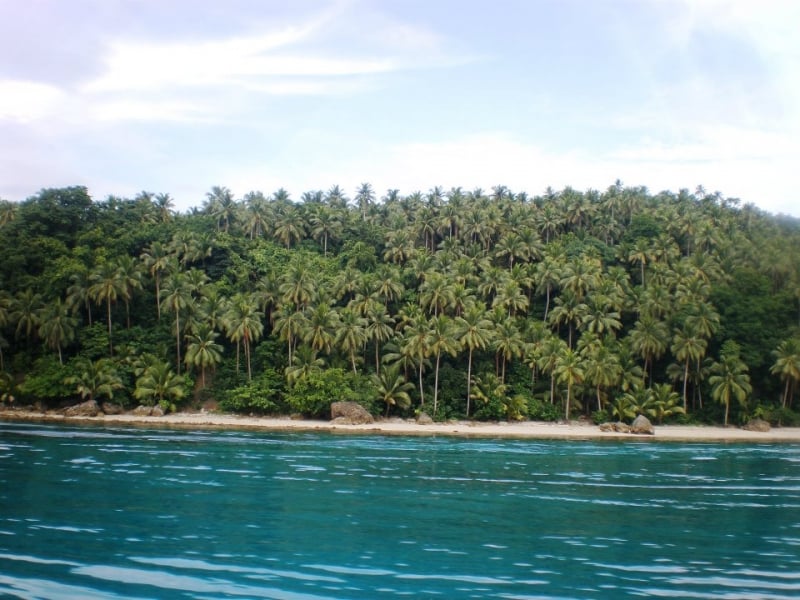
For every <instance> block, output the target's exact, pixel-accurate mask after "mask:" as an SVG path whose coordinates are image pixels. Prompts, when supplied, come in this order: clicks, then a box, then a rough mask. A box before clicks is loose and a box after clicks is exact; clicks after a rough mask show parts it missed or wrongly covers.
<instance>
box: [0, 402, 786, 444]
mask: <svg viewBox="0 0 800 600" xmlns="http://www.w3.org/2000/svg"><path fill="white" fill-rule="evenodd" d="M0 420H5V421H12V420H13V421H32V422H50V423H59V424H63V425H70V424H75V425H78V424H90V425H97V426H133V427H164V428H175V429H239V430H251V431H252V430H260V431H278V432H292V431H296V432H326V433H343V434H378V435H418V436H419V435H421V436H458V437H470V438H478V437H480V438H518V439H542V440H556V439H565V440H652V441H673V442H751V443H752V442H790V443H792V442H793V443H800V428H797V427H782V428H772V429H771V430H770V431H768V432H763V433H762V432H755V431H746V430H744V429H740V428H736V427H710V426H688V425H663V426H656V427H655V435H652V436H651V435H631V434H625V433H616V432H604V431H600V429H599V428H598V427H597V426H595V425H592V424H589V423H583V422H577V421H575V422H571V423H544V422H539V421H523V422H520V423H475V422H467V421H458V422H448V423H435V424H431V425H420V424H417V423H415V422H413V421H403V420H397V419H394V420H387V421H376V422H375V423H372V424H369V425H342V424H334V423H331V422H328V421H311V420H294V419H289V418H268V417H245V416H238V415H229V414H218V413H177V414H170V415H166V416H163V417H144V416H136V415H130V414H124V415H103V416H98V417H65V416H63V415H61V414H58V413H46V414H45V413H40V412H25V411H18V410H15V411H5V412H0Z"/></svg>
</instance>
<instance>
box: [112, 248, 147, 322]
mask: <svg viewBox="0 0 800 600" xmlns="http://www.w3.org/2000/svg"><path fill="white" fill-rule="evenodd" d="M116 265H117V271H118V277H119V283H120V288H121V294H120V296H122V300H123V301H124V302H125V322H126V325H127V327H128V329H130V328H131V309H130V302H131V299H132V298H133V293H134V292H135V291H136V290H140V289H142V272H141V270H140V267H139V264H138V263H137V262H136V261H135V260H134V259H133V257H131V256H128V255H127V254H125V255H123V256H120V257H119V258H118V259H117V261H116Z"/></svg>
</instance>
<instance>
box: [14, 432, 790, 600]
mask: <svg viewBox="0 0 800 600" xmlns="http://www.w3.org/2000/svg"><path fill="white" fill-rule="evenodd" d="M798 508H800V446H798V445H791V444H785V445H768V444H765V445H743V444H732V445H724V444H672V443H670V444H658V443H652V442H646V443H640V442H630V441H628V442H585V441H581V442H569V441H521V440H502V441H500V440H474V439H458V438H449V437H448V438H418V437H413V438H412V437H409V438H405V437H380V436H370V437H349V436H339V435H330V434H299V433H288V434H278V433H276V434H270V433H244V432H217V431H214V432H185V431H167V430H142V429H124V428H116V429H111V428H74V427H73V428H63V427H56V426H48V425H41V424H34V425H27V424H8V423H0V597H3V598H6V597H7V598H47V599H60V598H86V599H94V598H98V599H99V598H197V599H206V598H275V599H287V600H301V599H302V600H305V599H329V598H378V597H381V598H383V597H386V598H391V597H413V598H417V597H441V598H506V599H539V598H542V599H545V598H626V597H674V598H719V599H726V600H730V599H735V598H742V599H750V600H753V599H767V598H769V599H782V598H798V597H800V558H798V556H799V555H800V511H798Z"/></svg>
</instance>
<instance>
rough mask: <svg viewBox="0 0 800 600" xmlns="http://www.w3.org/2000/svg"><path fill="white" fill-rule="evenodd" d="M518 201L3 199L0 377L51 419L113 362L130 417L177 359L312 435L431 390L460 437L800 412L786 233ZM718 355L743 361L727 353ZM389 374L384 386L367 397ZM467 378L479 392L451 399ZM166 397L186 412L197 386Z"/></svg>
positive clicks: (798, 281)
mask: <svg viewBox="0 0 800 600" xmlns="http://www.w3.org/2000/svg"><path fill="white" fill-rule="evenodd" d="M367 187H368V186H367ZM499 187H503V186H499ZM365 189H366V188H365ZM698 194H699V192H698ZM518 200H519V201H518ZM528 200H529V201H523V200H522V199H521V198H515V195H514V194H512V193H511V192H510V191H508V190H507V189H506V190H505V191H504V192H503V193H502V194H497V195H496V197H492V199H491V200H490V196H487V195H486V194H484V193H482V192H476V193H475V194H461V195H458V196H457V197H455V196H454V197H453V198H450V197H447V196H439V195H437V194H433V193H431V194H430V195H428V196H426V195H424V194H421V193H419V194H411V195H409V196H407V197H400V196H399V195H392V196H391V198H387V200H386V201H385V202H383V203H377V202H376V201H375V199H374V198H372V197H371V196H370V195H369V194H366V193H365V194H360V195H359V196H358V197H357V198H356V202H353V203H350V204H348V202H347V199H346V198H344V197H343V195H342V192H341V190H337V189H332V190H331V191H330V192H329V194H325V193H322V192H320V193H319V194H316V193H315V194H308V195H304V197H303V199H302V200H301V201H300V202H298V203H295V202H293V201H291V199H290V198H289V197H288V194H286V193H285V191H281V190H279V192H276V193H275V194H274V195H273V196H271V197H268V196H265V195H264V194H262V193H260V192H254V193H251V194H247V195H245V196H244V197H243V198H242V199H240V200H237V199H235V198H234V197H233V195H232V193H231V192H230V191H229V190H227V189H226V188H215V189H214V190H212V193H211V194H209V201H208V203H207V204H206V205H205V206H204V207H203V208H202V209H199V210H197V209H196V210H193V211H192V212H191V213H188V214H183V215H177V214H174V213H173V212H172V211H171V210H170V206H169V202H168V201H164V202H162V201H161V200H159V199H158V197H154V196H153V195H149V194H140V195H139V196H137V197H136V198H135V199H124V198H117V197H113V196H110V197H108V198H107V199H106V200H104V201H102V202H99V203H95V202H93V201H92V199H91V197H90V196H89V194H88V191H87V190H86V189H85V188H81V187H73V188H63V189H51V190H42V191H41V192H40V193H38V194H37V195H35V196H34V197H32V198H30V199H28V200H26V201H24V202H21V203H8V202H0V247H2V248H3V250H4V254H3V260H2V261H0V370H2V369H9V368H10V376H11V380H12V381H14V382H18V383H19V385H20V387H19V389H20V390H24V395H25V397H26V399H30V400H36V399H40V400H45V401H47V402H50V403H56V402H60V401H61V400H62V399H64V398H66V397H69V396H72V395H74V394H75V393H77V387H75V386H65V384H64V383H63V380H64V378H68V377H76V378H79V377H80V376H81V375H82V374H84V373H87V372H88V371H87V369H88V366H87V365H88V364H89V363H92V364H93V365H94V364H95V363H97V361H98V360H99V359H103V358H106V357H109V356H112V357H113V362H112V363H109V364H110V365H111V366H112V367H113V369H114V371H115V373H116V377H117V378H118V379H119V381H120V382H121V384H122V385H123V386H124V387H123V388H119V389H112V390H111V391H112V392H113V393H114V395H115V401H120V400H121V401H123V402H126V401H127V400H128V399H129V394H130V393H131V391H132V390H133V389H134V388H138V389H139V390H140V395H141V394H142V393H143V392H142V391H141V390H143V389H145V388H144V387H143V386H141V385H139V386H137V385H136V383H137V382H139V380H140V379H141V378H142V376H143V374H144V370H145V369H146V368H147V365H145V366H142V364H139V363H143V362H146V361H143V357H144V355H145V354H152V355H154V357H155V358H157V359H158V360H159V361H161V363H167V364H168V366H169V367H170V368H171V369H174V370H175V371H176V372H178V371H180V370H182V369H183V367H184V364H183V362H184V361H188V364H187V366H190V368H191V370H192V372H193V373H194V374H195V375H196V376H197V377H198V378H200V379H203V378H204V376H205V378H206V379H207V382H208V384H209V385H210V386H211V387H210V388H209V389H207V390H206V392H205V393H208V394H209V395H211V396H213V397H216V398H220V399H221V401H222V405H223V406H229V407H230V410H243V411H248V412H249V411H253V412H266V411H273V410H300V411H301V412H304V413H306V414H315V415H321V416H327V407H328V405H329V403H330V401H331V400H334V399H348V398H352V397H357V398H361V400H362V401H364V402H365V403H367V404H372V405H373V411H374V412H385V410H386V408H387V407H388V408H389V409H390V411H394V412H395V413H400V414H403V412H404V411H408V410H410V409H411V406H409V408H404V407H405V406H406V405H407V402H406V400H405V396H404V394H408V396H409V397H410V400H411V403H412V404H417V405H418V404H419V403H421V402H422V400H423V398H422V395H423V394H424V408H425V410H432V409H431V408H429V404H431V405H432V404H438V407H437V410H436V413H437V414H436V415H434V416H435V418H437V419H446V418H453V417H456V418H457V417H463V416H464V415H465V414H466V412H467V402H466V395H467V394H468V393H470V392H472V393H471V397H472V400H474V401H475V402H476V403H477V404H476V405H475V409H476V410H477V411H479V412H478V414H477V416H478V418H488V419H509V418H510V419H515V418H519V417H521V416H525V414H526V413H527V415H528V416H529V417H531V418H538V419H555V418H557V416H556V414H555V411H556V410H557V409H558V408H559V406H560V407H561V408H562V413H561V418H564V416H567V417H568V416H570V413H571V412H572V413H574V412H577V410H579V409H578V408H577V407H578V406H579V405H580V404H581V403H584V404H586V406H591V407H592V409H594V408H601V407H602V406H604V405H605V406H606V408H607V409H608V411H609V412H608V414H609V417H611V415H612V412H614V413H616V416H617V418H623V419H628V418H632V416H634V415H631V413H635V412H637V411H639V412H644V413H646V414H648V415H650V416H651V417H652V418H653V419H656V420H660V419H686V420H693V421H710V420H717V421H723V420H724V419H726V418H727V412H728V410H729V409H730V410H732V411H734V415H733V417H734V419H736V418H738V417H740V416H742V415H748V414H750V413H751V412H754V411H756V410H758V404H757V402H755V401H754V400H753V398H770V399H771V400H772V399H778V398H782V402H781V403H782V404H783V405H785V406H786V407H787V408H791V407H792V404H793V401H794V403H795V404H796V396H797V394H796V390H797V386H798V384H800V371H798V368H797V355H798V352H797V350H796V347H797V343H796V342H791V341H786V340H788V338H791V337H792V335H794V332H793V331H792V330H790V329H789V326H790V325H791V324H793V323H797V321H798V308H800V304H799V302H800V292H799V291H798V290H800V270H799V269H798V267H797V265H798V264H800V222H798V221H797V220H793V219H785V218H784V219H777V218H774V217H772V216H770V215H767V214H762V213H759V212H753V211H752V210H747V209H746V207H745V208H742V209H740V208H739V207H737V206H736V204H735V203H728V202H727V201H725V200H724V199H722V198H721V197H717V196H710V195H699V196H698V195H692V194H690V193H688V192H685V191H682V192H681V193H680V194H679V195H675V196H673V195H669V194H666V195H660V194H659V195H658V196H651V195H650V194H648V193H647V190H646V189H644V188H624V187H622V186H621V185H615V186H612V187H611V188H609V190H608V191H607V192H604V193H599V192H593V191H592V192H585V193H583V192H579V191H576V190H573V189H571V188H565V189H564V190H563V191H561V192H555V191H552V190H550V191H548V193H547V194H545V195H544V196H541V197H535V198H530V199H528ZM156 265H157V266H156ZM122 270H124V271H125V277H121V271H122ZM139 284H141V285H139ZM212 288H213V292H212ZM159 296H160V300H161V302H157V300H159V298H158V297H159ZM234 301H235V302H234ZM109 309H110V314H109ZM234 309H242V310H238V314H237V311H235V310H234ZM244 309H246V310H244ZM434 313H435V315H436V317H437V319H436V321H435V322H434V321H429V318H430V317H431V316H432V315H433V314H434ZM128 316H129V317H130V318H128ZM90 321H91V322H93V325H90V324H89V323H90ZM437 323H438V325H439V330H438V331H436V330H435V328H433V329H432V328H431V325H435V324H437ZM449 323H453V324H454V325H455V327H449V326H448V324H449ZM345 324H346V325H347V326H348V327H350V332H349V333H348V335H344V334H340V333H339V332H340V331H341V330H342V329H343V325H345ZM470 327H472V328H473V329H474V330H473V331H472V332H471V333H470V334H469V335H467V332H468V330H469V328H470ZM475 328H477V329H475ZM73 333H74V336H73ZM109 334H112V336H113V337H112V338H111V339H110V335H109ZM478 334H480V335H479V336H478V337H475V335H478ZM470 336H471V337H470ZM731 340H732V341H735V342H737V343H738V344H739V346H740V347H741V350H740V352H739V358H738V359H737V360H738V361H739V362H741V364H738V363H737V362H736V361H734V360H732V359H730V358H726V353H725V352H722V353H721V352H720V351H721V350H722V349H723V347H724V346H725V344H726V342H728V341H731ZM112 342H113V344H112ZM204 349H207V350H210V351H213V352H211V353H205V354H203V355H202V357H201V354H200V352H201V351H203V352H205V350H204ZM59 353H60V354H62V355H63V358H64V361H65V362H66V365H67V366H66V367H65V370H66V371H69V372H66V373H61V370H60V368H56V367H55V366H54V365H55V363H56V362H57V361H55V360H54V357H53V354H59ZM48 356H49V358H47V357H48ZM710 357H720V358H719V361H718V362H717V363H715V362H714V361H713V360H712V358H710ZM76 359H80V360H76ZM148 360H149V359H148ZM154 360H155V359H154ZM82 361H88V362H82ZM237 362H238V371H237ZM420 363H421V367H420ZM148 364H149V362H148ZM393 364H396V365H397V367H396V369H397V376H396V377H394V378H393V380H392V381H389V380H386V381H383V382H375V381H371V380H369V377H370V376H371V375H372V374H374V373H382V372H383V370H384V368H387V367H389V366H390V365H393ZM248 365H249V367H248ZM742 365H744V366H742ZM95 366H96V365H95ZM337 370H338V375H329V374H328V373H329V372H333V373H336V372H337ZM265 371H266V372H268V374H265ZM467 371H470V373H471V374H473V375H474V374H476V373H478V374H481V375H480V377H479V378H475V377H473V378H472V379H473V380H476V379H480V380H481V382H482V383H483V384H484V388H483V389H481V387H480V386H478V389H477V390H469V391H468V390H467V381H466V378H467ZM354 373H356V374H354ZM275 374H280V377H277V378H276V375H275ZM490 374H493V375H494V376H495V377H496V378H497V379H498V380H499V383H500V385H502V384H505V385H506V386H508V387H507V388H502V387H499V386H498V385H496V384H497V383H498V382H497V381H495V382H492V381H490V379H489V377H488V375H490ZM248 375H252V377H253V383H251V384H245V382H246V380H247V378H248ZM283 375H286V378H285V379H284V377H283ZM437 376H438V377H437ZM171 378H173V379H176V387H177V388H182V389H183V390H184V391H185V392H186V395H185V396H183V397H186V396H188V392H189V390H190V389H191V380H187V379H185V378H178V377H177V375H176V374H175V373H172V375H171ZM352 378H361V379H362V381H361V382H360V383H359V382H358V381H356V380H355V379H352ZM177 379H181V382H178V381H177ZM287 384H288V385H291V384H295V385H294V389H292V390H291V392H290V393H289V394H287V395H291V397H292V398H293V401H294V406H293V407H291V408H287V407H286V406H285V405H282V404H281V401H280V398H281V393H282V389H283V386H284V385H287ZM75 385H76V386H77V384H75ZM381 386H382V387H383V388H384V389H383V393H382V394H381V396H379V395H378V391H376V388H380V387H381ZM411 386H413V390H412V389H411ZM551 386H552V393H553V395H554V396H555V397H556V398H560V400H561V401H562V402H563V404H561V405H558V404H555V405H554V404H551V403H550V401H549V400H550V391H551ZM86 389H89V388H86ZM751 389H752V392H751V391H750V390H751ZM392 390H394V391H392ZM15 391H16V390H15ZM675 392H678V393H679V395H681V396H685V399H683V398H682V400H683V401H682V402H680V403H679V404H681V405H683V404H684V402H685V404H686V406H687V408H688V409H689V411H690V413H689V414H687V415H683V414H681V413H680V411H679V410H678V409H677V405H676V404H675V396H674V393H675ZM741 392H744V396H742V393H741ZM20 393H22V392H20ZM304 394H306V395H307V397H305V398H303V395H304ZM387 394H388V395H387ZM532 394H536V397H537V398H541V399H542V400H548V401H547V402H544V401H540V400H533V399H532V397H531V395H532ZM626 395H627V396H626ZM701 396H702V398H703V399H704V400H705V403H704V404H702V406H701V403H700V402H699V400H700V397H701ZM379 398H383V399H382V400H380V399H379ZM608 398H617V400H616V401H615V402H613V403H612V404H611V405H610V406H609V404H608V403H607V399H608ZM142 400H144V401H147V402H156V401H158V402H164V403H165V404H166V405H168V406H169V407H171V405H173V404H176V403H177V402H178V401H179V400H180V398H177V397H176V396H175V395H174V394H173V395H170V394H168V393H166V392H165V393H164V395H163V396H160V395H159V394H157V393H155V392H153V393H152V394H151V395H146V396H143V397H142ZM713 400H718V401H719V403H716V402H714V401H713ZM740 403H741V404H740ZM275 407H277V408H275ZM737 411H738V412H737ZM629 415H630V416H629ZM787 415H788V413H787ZM595 417H596V418H602V414H596V415H595ZM781 418H783V417H781ZM786 418H789V417H788V416H787V417H786Z"/></svg>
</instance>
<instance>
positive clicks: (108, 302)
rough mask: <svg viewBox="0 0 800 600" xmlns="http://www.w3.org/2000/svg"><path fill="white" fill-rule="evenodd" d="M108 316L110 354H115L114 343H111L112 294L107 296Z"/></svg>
mask: <svg viewBox="0 0 800 600" xmlns="http://www.w3.org/2000/svg"><path fill="white" fill-rule="evenodd" d="M106 316H107V319H108V354H109V355H110V356H114V345H113V344H112V343H111V296H109V297H107V298H106Z"/></svg>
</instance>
